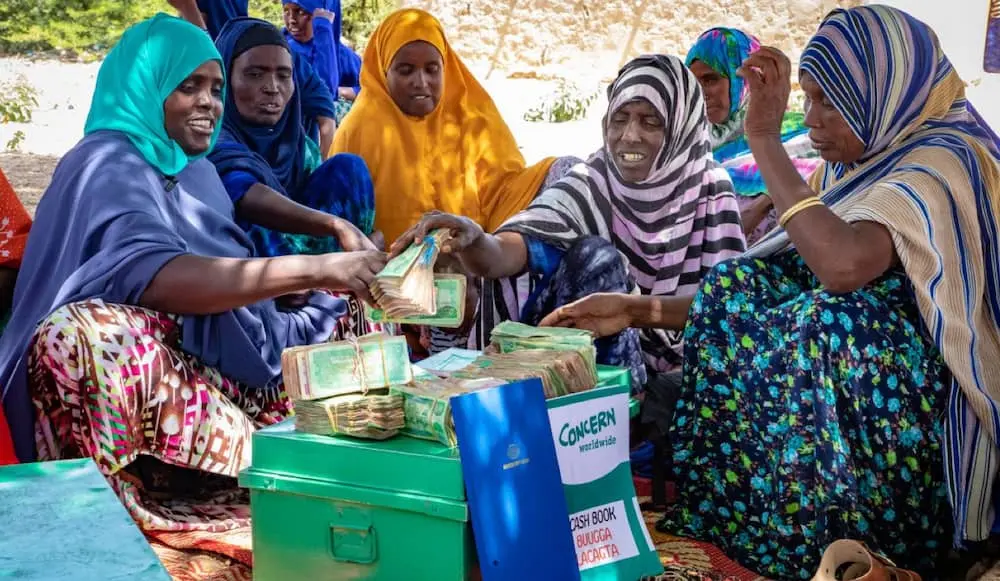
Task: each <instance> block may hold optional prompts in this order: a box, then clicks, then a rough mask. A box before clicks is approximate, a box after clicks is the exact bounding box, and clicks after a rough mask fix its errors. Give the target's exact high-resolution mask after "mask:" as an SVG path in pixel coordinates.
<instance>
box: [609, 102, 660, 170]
mask: <svg viewBox="0 0 1000 581" xmlns="http://www.w3.org/2000/svg"><path fill="white" fill-rule="evenodd" d="M665 138H666V129H665V127H664V124H663V118H662V117H660V115H659V113H657V112H656V109H655V108H654V107H653V105H652V104H651V103H650V102H649V101H646V100H645V99H637V100H635V101H630V102H628V103H625V104H624V105H622V106H621V107H620V108H619V109H618V110H617V111H615V112H614V113H612V114H611V118H610V119H608V129H607V140H608V150H609V151H610V152H611V156H612V158H613V159H614V163H615V167H617V168H618V173H620V174H621V176H622V178H623V179H624V180H625V181H627V182H631V183H639V182H641V181H643V180H645V179H646V178H647V177H648V176H649V172H650V171H651V170H652V169H653V162H654V161H656V155H657V154H658V153H660V149H661V148H662V147H663V141H664V139H665Z"/></svg>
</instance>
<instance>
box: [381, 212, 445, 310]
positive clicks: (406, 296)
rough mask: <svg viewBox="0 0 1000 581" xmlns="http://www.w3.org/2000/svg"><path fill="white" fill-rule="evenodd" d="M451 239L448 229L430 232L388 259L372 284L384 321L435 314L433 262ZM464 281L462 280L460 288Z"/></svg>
mask: <svg viewBox="0 0 1000 581" xmlns="http://www.w3.org/2000/svg"><path fill="white" fill-rule="evenodd" d="M450 237H451V235H450V234H449V232H448V230H435V231H433V232H431V233H430V234H428V235H427V236H425V237H424V239H423V240H419V241H416V242H414V243H413V244H411V245H410V247H409V248H407V249H406V250H404V251H403V252H402V253H401V254H400V255H399V256H397V257H396V258H393V259H392V260H390V261H389V263H388V264H386V265H385V268H383V269H382V272H380V273H378V274H377V275H375V280H373V281H372V283H371V292H372V297H373V298H374V299H375V302H376V303H378V307H379V309H381V310H382V311H383V313H384V317H385V319H386V320H397V319H401V318H406V317H415V316H425V317H426V316H431V315H435V314H437V301H436V300H435V294H436V293H435V284H434V282H435V277H434V263H435V262H437V257H438V254H439V253H440V252H441V245H442V244H443V243H444V242H446V241H447V240H448V239H449V238H450ZM464 282H465V279H464V277H463V278H462V283H463V286H464ZM464 296H465V293H464V289H463V293H462V297H463V298H464ZM463 304H464V301H463Z"/></svg>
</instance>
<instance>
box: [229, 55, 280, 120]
mask: <svg viewBox="0 0 1000 581" xmlns="http://www.w3.org/2000/svg"><path fill="white" fill-rule="evenodd" d="M232 76H233V78H232V82H231V86H232V91H233V100H234V101H235V102H236V109H237V111H239V113H240V116H241V117H243V118H244V119H246V120H247V121H249V122H251V123H254V124H257V125H264V126H272V125H277V123H278V122H279V121H280V120H281V115H282V114H283V113H284V112H285V107H286V106H288V101H289V100H291V98H292V95H294V94H295V82H294V81H293V80H292V55H291V54H290V53H289V52H288V50H286V49H285V48H284V47H282V46H274V45H262V46H255V47H254V48H251V49H250V50H248V51H246V52H245V53H243V54H241V55H240V56H239V57H237V58H236V60H235V61H233V70H232Z"/></svg>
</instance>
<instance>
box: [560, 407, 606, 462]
mask: <svg viewBox="0 0 1000 581" xmlns="http://www.w3.org/2000/svg"><path fill="white" fill-rule="evenodd" d="M616 425H618V419H617V417H616V414H615V409H614V408H608V409H606V410H602V411H599V412H597V413H595V414H593V415H591V416H590V417H589V418H586V419H584V420H581V421H579V422H575V423H571V422H566V423H565V424H563V427H562V428H560V429H559V445H560V446H562V447H563V448H569V447H572V446H579V447H580V452H589V451H591V450H596V449H597V448H604V447H607V446H614V445H615V442H616V441H617V439H616V438H615V436H614V434H610V435H608V436H607V437H604V438H602V437H600V436H601V432H603V431H604V430H606V429H608V428H611V427H614V426H616Z"/></svg>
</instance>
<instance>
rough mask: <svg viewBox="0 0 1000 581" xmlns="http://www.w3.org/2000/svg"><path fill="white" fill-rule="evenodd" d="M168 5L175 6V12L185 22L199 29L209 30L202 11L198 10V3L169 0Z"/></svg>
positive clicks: (194, 0) (190, 0) (188, 0)
mask: <svg viewBox="0 0 1000 581" xmlns="http://www.w3.org/2000/svg"><path fill="white" fill-rule="evenodd" d="M167 4H170V5H171V6H173V8H174V10H176V11H177V13H178V14H179V15H180V17H181V18H183V19H184V20H187V21H188V22H190V23H191V24H194V25H195V26H197V27H199V28H207V26H206V25H205V19H204V18H203V17H202V15H201V11H200V10H198V2H197V1H196V0H167Z"/></svg>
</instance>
